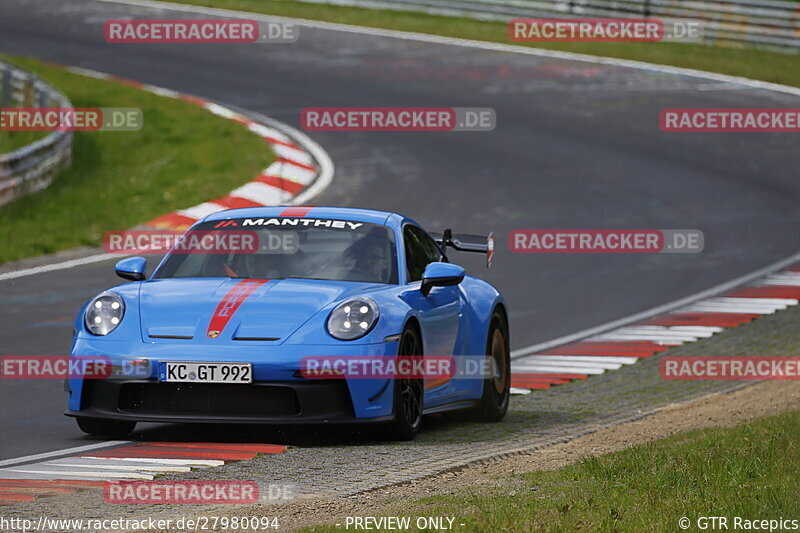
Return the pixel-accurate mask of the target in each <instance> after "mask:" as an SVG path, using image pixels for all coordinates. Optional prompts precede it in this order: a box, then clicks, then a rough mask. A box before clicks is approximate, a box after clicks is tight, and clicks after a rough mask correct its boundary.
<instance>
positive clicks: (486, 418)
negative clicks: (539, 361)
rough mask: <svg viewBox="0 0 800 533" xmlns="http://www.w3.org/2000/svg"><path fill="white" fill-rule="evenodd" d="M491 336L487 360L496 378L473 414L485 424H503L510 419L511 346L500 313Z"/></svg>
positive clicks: (487, 384)
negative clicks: (506, 419) (501, 422)
mask: <svg viewBox="0 0 800 533" xmlns="http://www.w3.org/2000/svg"><path fill="white" fill-rule="evenodd" d="M490 324H491V325H490V327H489V337H488V338H487V340H486V357H487V359H489V364H490V365H491V366H490V368H491V369H492V376H490V377H488V378H486V379H485V380H484V381H483V396H482V397H481V403H480V405H479V406H478V407H477V408H476V409H475V411H474V412H473V415H474V418H475V419H476V420H479V421H482V422H499V421H500V420H502V419H503V417H504V416H506V411H508V401H509V397H510V392H511V352H510V351H509V344H508V324H507V323H506V320H505V317H504V316H503V314H502V313H501V312H499V311H495V312H494V313H493V314H492V321H491V322H490Z"/></svg>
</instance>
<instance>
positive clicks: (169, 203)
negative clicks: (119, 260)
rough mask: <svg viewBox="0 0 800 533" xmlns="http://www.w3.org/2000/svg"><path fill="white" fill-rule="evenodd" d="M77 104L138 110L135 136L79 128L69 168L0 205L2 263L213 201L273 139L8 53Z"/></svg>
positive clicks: (254, 170)
mask: <svg viewBox="0 0 800 533" xmlns="http://www.w3.org/2000/svg"><path fill="white" fill-rule="evenodd" d="M12 60H13V61H14V62H16V63H18V64H19V65H20V66H22V67H24V68H27V69H28V70H31V71H33V72H35V73H37V74H38V75H40V76H41V77H43V78H44V79H46V80H47V81H49V82H50V83H52V84H53V85H55V86H56V87H58V88H59V89H61V90H62V91H63V92H64V93H66V94H67V96H68V97H69V98H70V100H71V101H72V104H73V105H74V106H75V107H136V108H140V109H142V110H143V114H144V127H143V128H142V129H141V130H140V131H138V132H113V131H112V132H83V133H80V132H78V133H76V134H75V144H74V149H73V162H72V167H71V168H70V169H69V170H67V171H65V172H62V173H61V174H60V175H59V176H57V177H56V179H55V181H54V182H53V183H52V184H51V185H50V187H48V188H47V189H45V190H43V191H41V192H38V193H35V194H32V195H29V196H25V197H22V198H20V199H18V200H16V201H14V202H12V203H10V204H7V205H4V206H2V207H0V227H2V228H3V231H2V232H0V263H2V262H6V261H12V260H16V259H20V258H23V257H29V256H35V255H40V254H46V253H51V252H55V251H58V250H63V249H68V248H73V247H76V246H80V245H90V246H94V245H97V244H99V243H100V242H101V241H102V237H103V235H104V234H105V232H106V231H109V230H125V229H129V228H131V227H133V226H135V225H137V224H139V223H142V222H146V221H148V220H150V219H152V218H154V217H156V216H158V215H162V214H165V213H169V212H171V211H173V210H175V209H178V208H185V207H190V206H192V205H196V204H198V203H201V202H203V201H206V200H208V199H211V198H215V197H218V196H221V195H224V194H225V193H227V192H229V191H231V190H232V189H234V188H236V187H238V186H240V185H242V184H244V183H246V182H248V181H249V180H251V179H253V178H254V177H255V176H256V175H258V173H259V172H260V171H261V170H263V169H264V168H265V167H266V166H267V165H269V163H270V161H271V159H272V155H271V152H270V150H269V145H268V144H267V143H266V142H265V141H264V140H262V139H261V138H259V137H257V136H256V135H254V134H252V133H250V132H249V131H247V130H246V128H244V127H243V126H241V125H240V124H237V123H234V122H232V121H229V120H225V119H222V118H219V117H216V116H214V115H212V114H211V113H209V112H208V111H205V110H203V109H201V108H199V107H197V106H195V105H193V104H190V103H187V102H183V101H178V100H174V99H170V98H164V97H160V96H156V95H154V94H151V93H147V92H144V91H140V90H138V89H135V88H133V87H128V86H125V85H121V84H118V83H113V82H108V81H102V80H96V79H93V78H88V77H85V76H80V75H76V74H72V73H69V72H66V71H64V70H62V69H60V68H57V67H54V66H50V65H47V64H44V63H42V62H39V61H35V60H32V59H22V58H12Z"/></svg>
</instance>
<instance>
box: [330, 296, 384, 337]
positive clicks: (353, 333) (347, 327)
mask: <svg viewBox="0 0 800 533" xmlns="http://www.w3.org/2000/svg"><path fill="white" fill-rule="evenodd" d="M377 321H378V306H377V305H376V304H375V302H373V301H372V300H370V299H369V298H355V299H353V300H348V301H346V302H344V303H342V304H339V305H338V306H336V309H334V310H333V311H332V312H331V316H329V317H328V333H330V334H331V335H333V336H334V337H336V338H337V339H339V340H343V341H352V340H354V339H358V338H359V337H363V336H364V335H366V334H367V333H369V330H371V329H372V326H374V325H375V323H376V322H377Z"/></svg>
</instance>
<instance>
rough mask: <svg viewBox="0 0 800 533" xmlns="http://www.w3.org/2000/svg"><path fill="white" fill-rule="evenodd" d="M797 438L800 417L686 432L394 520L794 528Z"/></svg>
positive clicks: (515, 526)
mask: <svg viewBox="0 0 800 533" xmlns="http://www.w3.org/2000/svg"><path fill="white" fill-rule="evenodd" d="M798 434H800V412H798V411H794V412H789V413H784V414H781V415H778V416H773V417H767V418H761V419H756V420H754V421H752V422H750V423H747V424H743V425H740V426H736V427H733V428H725V429H706V430H698V431H692V432H688V433H682V434H678V435H675V436H673V437H670V438H667V439H663V440H658V441H655V442H653V443H650V444H646V445H639V446H635V447H633V448H629V449H627V450H623V451H620V452H615V453H611V454H608V455H602V456H598V457H592V458H587V459H583V460H581V461H579V462H577V463H574V464H572V465H569V466H566V467H563V468H561V469H558V470H554V471H549V472H547V471H544V472H534V473H530V474H525V475H521V476H516V477H517V481H518V482H517V483H513V484H509V485H512V486H513V490H511V491H509V489H502V490H501V489H491V490H490V491H487V489H486V488H481V489H480V490H464V491H461V492H457V493H455V494H452V495H447V496H436V497H431V498H425V499H421V500H417V501H414V502H404V503H403V505H402V511H399V514H400V515H401V516H411V517H419V516H423V517H427V516H435V517H438V516H445V517H453V516H455V523H456V524H458V523H464V526H458V527H457V530H458V531H506V532H516V531H519V532H527V531H573V530H586V531H632V532H633V531H637V532H638V531H679V530H680V529H679V520H680V519H681V518H683V517H687V518H688V519H689V520H690V523H691V530H693V531H697V530H698V522H697V520H698V518H699V517H703V516H724V517H728V518H729V522H728V527H729V528H730V529H734V524H733V517H741V518H743V519H746V520H755V519H759V520H760V519H773V520H775V519H779V518H781V517H785V518H789V519H792V518H796V517H791V516H786V513H787V511H790V510H791V509H800V479H799V478H798V477H797V472H796V466H795V465H797V464H798V462H799V461H800V443H798V440H797V435H798ZM412 524H413V521H412ZM708 525H709V526H710V525H711V523H710V522H709V523H708ZM757 527H758V526H757ZM760 527H764V526H760ZM738 529H740V530H741V529H743V527H742V526H741V525H740V527H738ZM744 529H749V527H748V528H744ZM410 530H412V531H418V530H417V529H415V528H414V527H412V528H411V529H410ZM306 531H315V532H333V531H339V529H337V528H335V527H333V526H321V527H316V528H313V529H309V530H306Z"/></svg>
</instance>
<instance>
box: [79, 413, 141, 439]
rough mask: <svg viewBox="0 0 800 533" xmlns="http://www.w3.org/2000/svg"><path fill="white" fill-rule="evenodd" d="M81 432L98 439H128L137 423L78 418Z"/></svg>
mask: <svg viewBox="0 0 800 533" xmlns="http://www.w3.org/2000/svg"><path fill="white" fill-rule="evenodd" d="M77 421H78V427H79V428H81V431H83V432H84V433H88V434H89V435H95V436H97V437H114V438H119V437H127V436H128V435H130V434H131V433H132V432H133V428H135V427H136V422H130V421H128V420H108V419H105V418H86V417H83V416H79V417H78V418H77Z"/></svg>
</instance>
